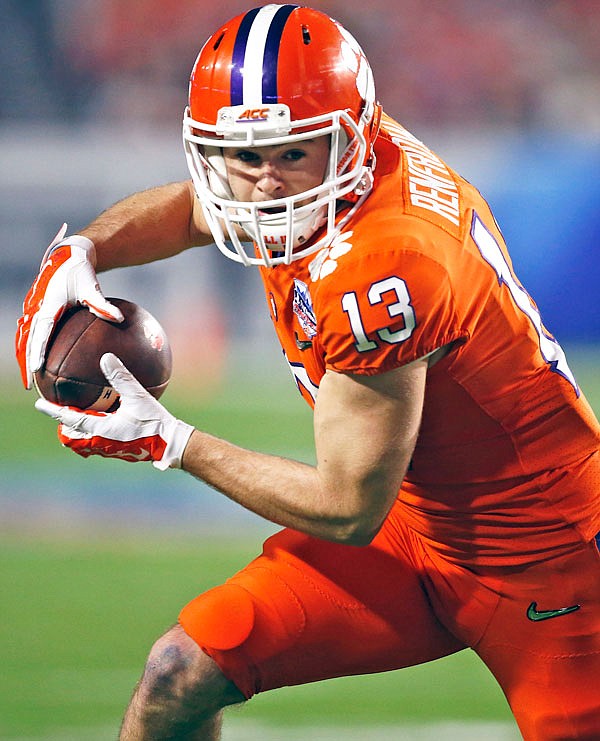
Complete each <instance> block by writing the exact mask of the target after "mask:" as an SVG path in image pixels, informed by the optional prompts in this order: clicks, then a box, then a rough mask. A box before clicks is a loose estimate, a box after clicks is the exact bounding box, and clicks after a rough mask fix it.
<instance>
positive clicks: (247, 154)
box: [234, 149, 261, 165]
mask: <svg viewBox="0 0 600 741" xmlns="http://www.w3.org/2000/svg"><path fill="white" fill-rule="evenodd" d="M234 157H235V159H236V160H239V161H240V162H244V163H246V164H250V165H258V164H260V161H261V159H260V156H259V155H258V154H257V153H256V152H252V151H251V150H249V149H240V150H238V151H237V152H236V153H235V154H234Z"/></svg>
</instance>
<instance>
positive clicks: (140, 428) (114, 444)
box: [35, 353, 194, 471]
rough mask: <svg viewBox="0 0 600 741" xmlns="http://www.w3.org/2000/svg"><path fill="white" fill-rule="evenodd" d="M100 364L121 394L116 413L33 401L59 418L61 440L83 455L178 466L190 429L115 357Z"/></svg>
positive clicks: (112, 356)
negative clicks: (84, 410) (82, 409)
mask: <svg viewBox="0 0 600 741" xmlns="http://www.w3.org/2000/svg"><path fill="white" fill-rule="evenodd" d="M100 367H101V369H102V372H103V373H104V375H105V376H106V378H107V380H108V382H109V383H110V384H111V386H113V387H114V389H115V390H116V391H117V393H118V394H119V396H120V406H119V408H118V409H117V410H116V411H115V412H112V413H109V414H107V413H104V412H91V411H88V412H83V411H81V410H79V409H75V408H74V407H61V406H60V405H58V404H53V403H52V402H49V401H47V400H46V399H38V400H37V401H36V403H35V407H36V409H38V410H39V411H40V412H43V413H44V414H47V415H48V416H50V417H53V418H54V419H56V420H58V421H59V422H60V425H59V428H58V439H59V440H60V441H61V443H62V444H63V445H65V446H66V447H67V448H71V450H73V451H75V452H76V453H78V454H79V455H81V456H83V457H84V458H87V457H88V456H90V455H101V456H104V457H105V458H121V459H122V460H125V461H130V462H137V461H154V466H155V467H156V468H158V469H159V470H161V471H164V470H166V469H167V468H181V459H182V457H183V452H184V450H185V447H186V445H187V443H188V440H189V439H190V435H191V434H192V432H193V431H194V428H193V427H192V426H191V425H188V424H186V423H185V422H182V421H181V420H179V419H176V418H175V417H174V416H173V415H172V414H170V413H169V412H168V411H167V410H166V409H165V408H164V407H163V406H162V404H160V402H158V401H157V400H156V399H155V398H154V397H153V396H152V395H151V394H149V393H148V391H146V389H145V388H144V387H143V386H142V385H141V383H140V382H139V381H138V380H137V379H136V378H135V377H134V376H133V375H132V374H131V373H130V372H129V371H128V370H127V368H126V367H125V366H124V365H123V363H122V362H121V361H120V360H119V358H117V356H116V355H113V354H112V353H106V354H105V355H103V356H102V357H101V358H100Z"/></svg>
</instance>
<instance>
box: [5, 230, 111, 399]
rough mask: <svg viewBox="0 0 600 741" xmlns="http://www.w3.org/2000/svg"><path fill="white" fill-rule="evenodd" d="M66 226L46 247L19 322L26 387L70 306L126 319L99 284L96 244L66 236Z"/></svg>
mask: <svg viewBox="0 0 600 741" xmlns="http://www.w3.org/2000/svg"><path fill="white" fill-rule="evenodd" d="M66 229H67V225H66V224H63V226H62V229H61V230H60V231H59V233H58V234H57V235H56V237H55V239H54V240H53V242H52V243H51V244H50V246H49V247H48V249H47V250H46V254H45V255H44V258H43V259H42V264H41V266H40V272H39V275H38V277H37V278H36V279H35V281H34V282H33V285H32V286H31V288H30V289H29V293H28V294H27V296H26V297H25V301H24V302H23V316H22V317H21V318H20V319H19V321H18V323H17V335H16V338H15V345H16V355H17V362H18V363H19V367H20V369H21V377H22V379H23V385H24V386H25V388H26V389H30V388H31V386H32V384H33V374H34V373H35V371H37V370H39V369H40V368H41V367H42V365H43V363H44V356H45V353H46V346H47V345H48V340H49V339H50V335H51V334H52V330H53V329H54V326H55V324H56V322H57V321H58V320H59V319H60V317H61V316H62V314H63V312H64V311H65V310H66V309H68V308H69V307H70V306H74V305H75V304H83V305H84V306H87V307H88V309H89V310H90V311H91V312H92V313H93V314H95V315H96V316H98V317H100V318H101V319H107V320H108V321H112V322H122V321H123V314H122V313H121V310H120V309H118V308H117V307H116V306H113V304H111V303H109V302H108V301H107V300H106V299H105V298H104V295H103V294H102V291H101V290H100V286H99V285H98V279H97V277H96V270H95V266H96V249H95V247H94V243H93V242H92V241H91V240H90V239H88V238H87V237H82V236H81V235H79V234H76V235H74V236H72V237H68V238H67V239H63V237H64V235H65V232H66Z"/></svg>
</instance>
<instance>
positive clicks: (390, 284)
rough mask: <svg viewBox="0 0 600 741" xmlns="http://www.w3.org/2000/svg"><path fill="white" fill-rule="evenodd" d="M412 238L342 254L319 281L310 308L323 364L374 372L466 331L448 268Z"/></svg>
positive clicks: (349, 370) (341, 369)
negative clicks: (398, 244) (394, 245)
mask: <svg viewBox="0 0 600 741" xmlns="http://www.w3.org/2000/svg"><path fill="white" fill-rule="evenodd" d="M417 242H418V241H417V240H415V243H414V249H413V248H411V241H410V239H406V238H405V239H404V240H403V244H402V245H401V247H398V248H395V249H394V248H383V249H381V250H376V251H370V252H369V253H367V254H363V255H360V256H358V257H357V258H355V257H354V255H348V258H352V259H347V260H340V261H339V263H338V266H337V269H336V271H334V272H332V273H331V275H329V276H327V278H325V279H324V280H323V281H321V283H322V284H321V285H320V286H319V287H318V290H317V292H316V296H315V299H316V302H315V303H316V305H315V310H316V314H317V317H318V325H319V335H320V341H321V345H322V347H323V350H324V354H325V366H326V368H328V369H330V370H334V371H337V372H342V373H356V374H364V375H375V374H377V373H383V372H385V371H389V370H392V369H393V368H396V367H399V366H401V365H405V364H406V363H410V362H411V361H413V360H417V359H418V358H421V357H424V356H425V355H427V354H429V353H431V352H433V351H434V350H436V349H438V348H440V347H442V346H443V345H446V344H448V343H449V342H452V341H454V340H457V339H461V338H462V339H465V338H466V337H467V335H468V331H467V329H466V328H465V327H463V325H462V323H461V319H460V317H459V316H458V315H457V311H456V304H455V300H454V299H455V296H454V290H453V285H452V281H451V277H450V275H449V274H448V272H447V270H446V268H445V267H444V266H443V265H442V264H440V262H438V261H436V260H435V258H432V257H430V256H427V255H425V254H424V253H423V251H422V249H419V248H418V247H419V245H418V243H417ZM338 271H339V272H338Z"/></svg>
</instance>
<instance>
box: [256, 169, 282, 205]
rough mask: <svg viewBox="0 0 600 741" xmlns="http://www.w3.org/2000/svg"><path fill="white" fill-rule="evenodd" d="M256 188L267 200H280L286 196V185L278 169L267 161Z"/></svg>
mask: <svg viewBox="0 0 600 741" xmlns="http://www.w3.org/2000/svg"><path fill="white" fill-rule="evenodd" d="M256 187H257V189H258V191H259V192H260V193H261V194H262V195H264V196H265V197H266V198H279V197H281V196H283V195H284V190H285V183H284V182H283V179H282V177H281V174H280V172H279V170H278V169H277V167H275V166H274V165H273V164H272V163H271V162H269V161H267V162H264V163H263V165H262V167H261V170H260V173H259V176H258V179H257V181H256Z"/></svg>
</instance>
